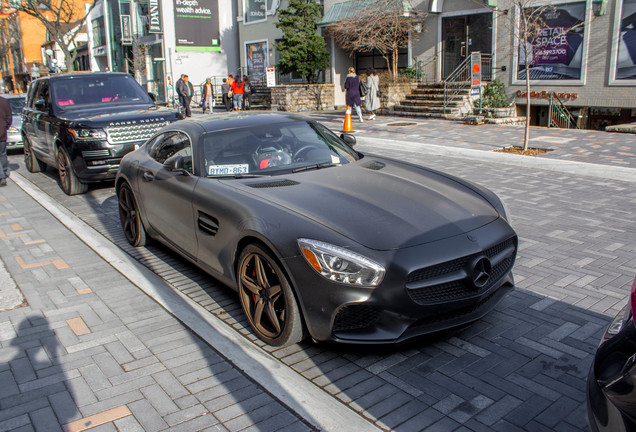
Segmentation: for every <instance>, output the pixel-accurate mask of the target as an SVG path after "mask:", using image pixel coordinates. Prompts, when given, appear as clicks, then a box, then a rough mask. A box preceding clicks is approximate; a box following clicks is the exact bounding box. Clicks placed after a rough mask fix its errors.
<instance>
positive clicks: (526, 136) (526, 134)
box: [521, 11, 530, 151]
mask: <svg viewBox="0 0 636 432" xmlns="http://www.w3.org/2000/svg"><path fill="white" fill-rule="evenodd" d="M521 13H522V14H523V11H522V12H521ZM523 29H524V31H523V42H524V50H523V53H524V58H525V63H526V127H525V128H524V131H523V151H527V150H528V145H529V144H530V65H529V64H528V59H529V57H530V56H529V55H528V38H527V37H526V31H527V29H528V21H527V18H526V17H525V16H524V20H523Z"/></svg>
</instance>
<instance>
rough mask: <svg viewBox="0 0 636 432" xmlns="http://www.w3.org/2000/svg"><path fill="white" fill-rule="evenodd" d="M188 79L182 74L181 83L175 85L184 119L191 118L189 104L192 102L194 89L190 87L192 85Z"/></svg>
mask: <svg viewBox="0 0 636 432" xmlns="http://www.w3.org/2000/svg"><path fill="white" fill-rule="evenodd" d="M188 79H189V78H188V76H187V75H185V74H184V75H183V81H181V82H180V83H177V86H178V87H177V93H179V99H180V100H181V103H182V104H183V107H184V108H185V113H186V117H192V111H190V102H192V96H193V95H194V87H192V83H191V82H190V81H188Z"/></svg>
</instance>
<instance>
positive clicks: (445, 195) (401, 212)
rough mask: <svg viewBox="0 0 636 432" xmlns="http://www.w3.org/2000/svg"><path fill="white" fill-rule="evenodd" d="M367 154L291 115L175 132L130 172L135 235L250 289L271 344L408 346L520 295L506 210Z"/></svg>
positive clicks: (463, 186) (136, 241) (254, 320)
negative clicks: (308, 340) (330, 342)
mask: <svg viewBox="0 0 636 432" xmlns="http://www.w3.org/2000/svg"><path fill="white" fill-rule="evenodd" d="M354 143H355V137H353V136H352V135H347V134H343V135H341V136H337V135H335V134H334V133H333V132H331V131H330V130H329V129H327V128H326V127H325V126H323V125H321V124H319V123H317V122H315V121H312V120H310V119H307V118H303V117H299V116H295V115H286V114H278V113H260V114H256V113H252V114H247V113H234V114H224V115H221V116H216V117H205V118H201V119H200V120H188V121H181V122H177V123H173V124H171V125H169V126H166V127H165V128H164V129H162V130H161V131H160V132H159V133H158V134H156V135H155V136H154V137H153V138H151V139H150V140H149V141H147V142H146V143H145V144H144V145H143V146H142V147H141V148H140V149H138V150H137V151H135V152H132V153H130V154H129V155H127V156H126V157H125V158H124V160H123V161H122V164H121V167H120V170H119V173H118V175H117V180H116V188H117V196H118V198H119V211H120V216H121V223H122V227H123V229H124V232H125V234H126V237H127V238H128V241H129V242H130V243H131V244H133V245H135V246H139V245H143V244H144V243H145V242H146V239H147V238H148V236H151V237H153V238H155V239H157V240H159V241H161V242H163V243H165V244H166V245H168V246H170V247H171V248H173V249H174V250H176V251H177V252H179V253H180V254H181V255H183V256H184V257H186V258H188V259H189V260H191V261H192V262H194V263H196V264H197V265H199V266H200V267H202V268H203V269H205V270H206V271H208V272H209V273H210V274H212V275H213V276H214V277H215V278H217V279H219V280H220V281H222V282H224V283H225V284H227V285H229V286H231V287H233V288H234V289H236V290H238V293H239V297H240V301H241V304H242V306H243V309H244V311H245V313H246V315H247V318H248V319H249V322H250V324H251V325H252V327H253V329H254V331H255V332H256V333H257V334H258V336H259V337H260V338H261V339H262V340H264V341H265V342H267V343H269V344H271V345H287V344H291V343H295V342H298V341H299V340H301V339H302V338H303V337H305V336H306V335H307V333H308V334H309V335H310V336H311V337H312V338H313V339H315V340H318V341H325V340H334V341H340V342H355V343H385V342H401V341H404V340H407V339H410V338H413V337H416V336H419V335H422V334H425V333H431V332H436V331H439V330H444V329H447V328H450V327H455V326H459V325H463V324H465V323H468V322H471V321H474V320H477V319H479V318H480V317H482V316H483V315H485V314H486V313H487V312H488V311H490V310H491V309H492V308H493V307H494V306H495V305H496V304H497V303H498V302H499V301H500V300H501V299H502V297H503V296H504V295H505V293H506V292H507V291H508V290H510V289H511V288H513V285H514V283H513V277H512V273H511V270H512V266H513V264H514V261H515V256H516V251H517V236H516V234H515V232H514V230H513V229H512V228H511V227H510V225H509V223H508V221H507V215H506V211H505V210H504V206H503V205H502V203H501V201H500V200H499V199H498V198H497V197H496V196H495V195H494V194H493V193H492V192H490V191H488V190H487V189H484V188H481V187H479V186H476V185H474V184H472V183H469V182H466V181H463V180H460V179H457V178H455V177H453V176H450V175H447V174H444V173H441V172H436V171H433V170H430V169H426V168H422V167H419V166H415V165H411V164H408V163H404V162H398V161H395V160H391V159H387V158H383V157H377V156H371V155H363V154H361V153H359V152H356V151H355V150H354V149H353V148H352V146H353V145H354Z"/></svg>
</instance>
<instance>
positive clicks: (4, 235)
mask: <svg viewBox="0 0 636 432" xmlns="http://www.w3.org/2000/svg"><path fill="white" fill-rule="evenodd" d="M25 235H26V233H20V234H5V233H4V231H2V230H0V239H10V238H16V237H22V236H25Z"/></svg>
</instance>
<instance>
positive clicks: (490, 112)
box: [481, 106, 517, 118]
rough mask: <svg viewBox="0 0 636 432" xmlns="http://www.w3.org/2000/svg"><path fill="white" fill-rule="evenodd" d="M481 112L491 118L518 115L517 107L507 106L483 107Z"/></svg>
mask: <svg viewBox="0 0 636 432" xmlns="http://www.w3.org/2000/svg"><path fill="white" fill-rule="evenodd" d="M481 113H482V114H483V115H485V116H487V117H491V118H507V117H516V116H517V107H515V106H511V107H505V108H482V110H481Z"/></svg>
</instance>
